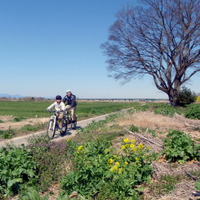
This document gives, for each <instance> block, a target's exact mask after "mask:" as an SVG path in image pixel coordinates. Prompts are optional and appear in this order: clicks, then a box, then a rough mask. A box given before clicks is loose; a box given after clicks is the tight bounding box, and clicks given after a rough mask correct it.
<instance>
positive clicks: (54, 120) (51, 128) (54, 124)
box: [47, 110, 67, 139]
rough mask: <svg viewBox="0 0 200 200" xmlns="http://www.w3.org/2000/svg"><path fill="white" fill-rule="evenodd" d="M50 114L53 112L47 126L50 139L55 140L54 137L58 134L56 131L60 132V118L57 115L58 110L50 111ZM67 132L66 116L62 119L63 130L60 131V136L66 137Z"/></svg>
mask: <svg viewBox="0 0 200 200" xmlns="http://www.w3.org/2000/svg"><path fill="white" fill-rule="evenodd" d="M49 112H53V115H52V116H51V118H50V120H49V122H48V124H47V136H48V137H49V139H53V138H54V135H55V133H56V130H59V129H60V128H59V124H58V117H57V115H56V113H59V112H57V111H56V110H50V111H49ZM66 130H67V121H66V118H65V116H64V117H63V119H62V128H61V129H60V134H61V135H64V134H65V132H66Z"/></svg>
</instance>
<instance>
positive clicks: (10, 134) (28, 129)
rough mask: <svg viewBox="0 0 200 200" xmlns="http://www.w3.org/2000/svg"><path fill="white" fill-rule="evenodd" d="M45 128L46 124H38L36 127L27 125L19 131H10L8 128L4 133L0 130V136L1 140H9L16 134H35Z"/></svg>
mask: <svg viewBox="0 0 200 200" xmlns="http://www.w3.org/2000/svg"><path fill="white" fill-rule="evenodd" d="M45 127H46V124H41V123H38V124H36V125H30V124H27V125H25V126H23V127H22V128H20V129H12V128H11V127H9V129H8V130H5V131H3V130H0V136H1V137H2V138H3V139H10V138H12V137H14V136H15V135H17V134H18V133H30V132H35V131H38V130H43V129H44V128H45Z"/></svg>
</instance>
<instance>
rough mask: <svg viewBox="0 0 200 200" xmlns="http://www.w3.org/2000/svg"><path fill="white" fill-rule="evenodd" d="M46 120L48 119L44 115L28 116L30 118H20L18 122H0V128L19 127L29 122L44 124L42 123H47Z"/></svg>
mask: <svg viewBox="0 0 200 200" xmlns="http://www.w3.org/2000/svg"><path fill="white" fill-rule="evenodd" d="M1 117H2V116H1ZM4 119H5V118H4ZM48 120H49V117H48V118H46V117H44V118H30V119H25V120H22V121H20V122H11V121H7V122H4V123H0V130H8V129H9V128H12V129H20V128H22V127H23V126H25V125H28V124H30V125H36V124H44V123H47V122H48ZM3 121H5V120H3Z"/></svg>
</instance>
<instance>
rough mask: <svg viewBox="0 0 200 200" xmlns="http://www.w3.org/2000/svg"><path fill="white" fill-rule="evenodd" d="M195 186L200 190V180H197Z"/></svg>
mask: <svg viewBox="0 0 200 200" xmlns="http://www.w3.org/2000/svg"><path fill="white" fill-rule="evenodd" d="M195 188H196V189H197V190H198V191H200V182H199V181H196V182H195Z"/></svg>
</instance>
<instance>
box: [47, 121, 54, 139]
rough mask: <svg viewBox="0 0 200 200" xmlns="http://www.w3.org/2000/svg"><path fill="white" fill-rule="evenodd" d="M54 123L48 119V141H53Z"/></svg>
mask: <svg viewBox="0 0 200 200" xmlns="http://www.w3.org/2000/svg"><path fill="white" fill-rule="evenodd" d="M55 125H56V123H55V122H54V120H53V119H50V120H49V122H48V124H47V136H48V137H49V139H53V137H54V135H55V132H56V127H55Z"/></svg>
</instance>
